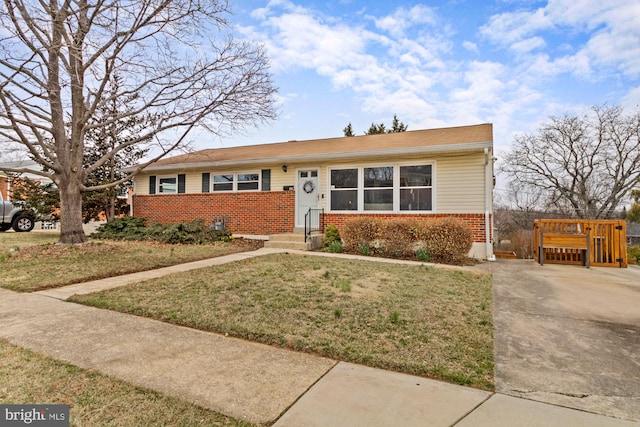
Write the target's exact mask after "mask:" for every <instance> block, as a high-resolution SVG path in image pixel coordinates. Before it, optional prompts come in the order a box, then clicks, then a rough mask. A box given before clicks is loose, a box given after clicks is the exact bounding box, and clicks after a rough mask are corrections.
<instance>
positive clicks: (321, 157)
mask: <svg viewBox="0 0 640 427" xmlns="http://www.w3.org/2000/svg"><path fill="white" fill-rule="evenodd" d="M491 147H493V142H491V141H485V142H469V143H463V144H452V145H433V146H422V147H410V148H407V147H403V148H393V149H385V150H376V151H371V150H366V151H354V152H347V153H345V152H339V153H323V154H316V153H314V154H298V155H292V156H279V157H269V158H259V159H242V160H216V161H206V162H192V163H171V164H163V165H150V166H147V167H146V168H145V169H144V170H145V171H169V170H176V169H182V170H183V169H206V168H216V169H217V168H221V167H233V166H255V165H261V164H262V165H264V164H281V163H303V162H309V161H315V162H318V161H331V160H336V159H342V158H345V157H348V158H350V159H358V158H376V157H389V156H401V155H402V156H413V155H421V154H431V155H433V154H454V153H464V152H470V151H477V150H483V149H484V148H491ZM127 169H131V170H133V169H134V168H133V167H131V168H127Z"/></svg>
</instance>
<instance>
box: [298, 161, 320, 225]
mask: <svg viewBox="0 0 640 427" xmlns="http://www.w3.org/2000/svg"><path fill="white" fill-rule="evenodd" d="M319 184H320V182H319V180H318V169H301V170H298V183H297V185H296V212H297V214H296V227H304V216H305V215H306V213H307V212H308V211H309V208H312V209H317V208H318V204H319V202H320V200H319V199H320V197H318V195H319V194H320V189H319V188H318V187H319Z"/></svg>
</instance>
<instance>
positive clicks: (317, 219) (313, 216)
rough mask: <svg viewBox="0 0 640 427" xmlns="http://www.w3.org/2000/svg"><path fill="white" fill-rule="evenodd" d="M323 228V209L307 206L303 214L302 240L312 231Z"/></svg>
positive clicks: (307, 237)
mask: <svg viewBox="0 0 640 427" xmlns="http://www.w3.org/2000/svg"><path fill="white" fill-rule="evenodd" d="M323 230H324V209H313V208H309V210H308V211H307V213H306V214H304V241H305V243H306V242H307V239H309V238H310V237H311V233H313V232H314V231H323Z"/></svg>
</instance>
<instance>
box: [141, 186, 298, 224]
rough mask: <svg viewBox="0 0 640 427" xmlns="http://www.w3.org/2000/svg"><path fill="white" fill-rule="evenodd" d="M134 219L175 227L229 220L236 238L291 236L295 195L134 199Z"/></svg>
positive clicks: (221, 194)
mask: <svg viewBox="0 0 640 427" xmlns="http://www.w3.org/2000/svg"><path fill="white" fill-rule="evenodd" d="M133 215H134V216H136V217H145V218H147V220H148V221H149V222H159V223H163V224H171V223H177V222H182V221H193V220H196V219H204V221H205V223H206V224H211V223H212V219H213V218H219V217H221V216H222V215H225V216H226V225H227V229H228V230H230V231H231V232H232V233H235V234H258V235H268V234H278V233H290V232H291V231H293V226H294V224H295V193H294V192H293V191H256V192H237V193H199V194H158V195H148V196H147V195H145V196H143V195H134V196H133Z"/></svg>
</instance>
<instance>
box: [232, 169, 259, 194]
mask: <svg viewBox="0 0 640 427" xmlns="http://www.w3.org/2000/svg"><path fill="white" fill-rule="evenodd" d="M237 176H238V191H249V190H259V189H260V174H258V173H239V174H238V175H237Z"/></svg>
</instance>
